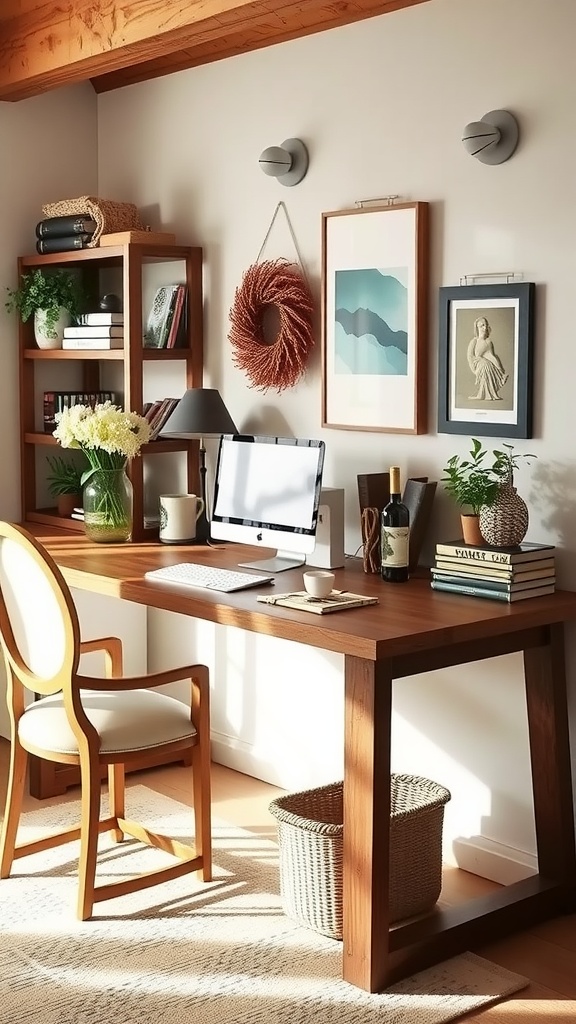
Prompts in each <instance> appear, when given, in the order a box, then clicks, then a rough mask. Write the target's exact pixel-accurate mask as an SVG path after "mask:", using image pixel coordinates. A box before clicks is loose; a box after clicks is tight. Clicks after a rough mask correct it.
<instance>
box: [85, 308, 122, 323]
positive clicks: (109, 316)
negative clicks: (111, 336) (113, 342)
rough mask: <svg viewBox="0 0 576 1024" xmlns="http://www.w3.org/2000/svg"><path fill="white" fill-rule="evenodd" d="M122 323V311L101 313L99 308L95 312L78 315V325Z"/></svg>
mask: <svg viewBox="0 0 576 1024" xmlns="http://www.w3.org/2000/svg"><path fill="white" fill-rule="evenodd" d="M123 323H124V313H103V312H101V311H100V310H99V311H98V312H95V313H81V314H80V316H79V317H78V325H79V326H80V327H111V326H112V325H113V324H123Z"/></svg>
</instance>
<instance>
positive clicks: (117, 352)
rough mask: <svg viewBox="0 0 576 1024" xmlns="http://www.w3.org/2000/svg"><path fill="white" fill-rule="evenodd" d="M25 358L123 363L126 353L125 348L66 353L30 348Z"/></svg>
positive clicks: (70, 350)
mask: <svg viewBox="0 0 576 1024" xmlns="http://www.w3.org/2000/svg"><path fill="white" fill-rule="evenodd" d="M23 358H24V359H34V360H40V362H43V361H45V360H48V361H49V362H59V361H60V360H63V361H64V362H69V361H74V362H78V360H79V359H80V360H82V361H84V360H87V359H88V360H90V359H94V360H97V361H98V362H108V361H109V360H120V362H121V361H122V360H123V359H124V358H125V351H124V349H123V348H113V349H109V350H108V349H102V348H98V349H82V350H80V349H77V350H72V349H67V350H66V351H65V352H64V351H63V350H62V349H40V348H28V349H26V350H25V352H24V355H23Z"/></svg>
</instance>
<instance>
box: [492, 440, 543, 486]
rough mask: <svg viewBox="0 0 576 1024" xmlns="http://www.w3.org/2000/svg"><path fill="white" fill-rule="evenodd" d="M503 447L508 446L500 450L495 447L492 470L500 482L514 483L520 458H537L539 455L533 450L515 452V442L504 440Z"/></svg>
mask: <svg viewBox="0 0 576 1024" xmlns="http://www.w3.org/2000/svg"><path fill="white" fill-rule="evenodd" d="M502 447H503V448H506V451H504V452H503V451H499V450H498V449H497V448H495V449H494V451H493V452H492V454H493V455H494V463H493V465H492V472H493V473H494V474H495V475H496V477H497V478H498V481H499V482H500V483H505V484H512V483H514V470H515V469H518V466H519V465H520V459H536V458H537V457H538V456H537V455H533V454H532V453H531V452H526V454H525V455H523V454H520V453H519V452H516V453H514V445H513V444H506V443H505V442H503V443H502ZM528 465H530V463H528Z"/></svg>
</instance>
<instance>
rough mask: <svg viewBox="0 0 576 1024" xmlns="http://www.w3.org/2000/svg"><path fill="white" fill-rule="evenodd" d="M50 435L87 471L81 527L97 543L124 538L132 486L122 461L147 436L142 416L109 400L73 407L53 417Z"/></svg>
mask: <svg viewBox="0 0 576 1024" xmlns="http://www.w3.org/2000/svg"><path fill="white" fill-rule="evenodd" d="M56 419H57V427H56V430H55V431H54V437H55V438H56V440H57V441H59V443H60V444H61V445H62V447H63V448H79V449H80V450H81V451H82V452H84V454H85V455H86V458H87V459H88V462H89V463H90V469H88V470H87V471H86V472H85V473H84V474H83V475H82V483H83V487H84V491H83V501H82V504H83V507H84V526H85V529H86V534H87V536H88V537H89V538H90V539H91V540H94V541H97V542H99V543H107V544H112V543H118V542H121V541H127V540H129V539H130V537H131V534H132V484H131V482H130V480H129V478H128V476H127V474H126V465H127V461H128V459H131V458H133V457H135V456H136V455H139V453H140V449H141V447H142V445H143V444H146V442H147V441H148V439H149V436H150V427H149V425H148V423H147V421H146V420H145V419H144V417H143V416H138V415H137V413H133V412H123V411H122V410H121V409H118V408H117V406H114V405H112V403H111V402H105V403H104V404H103V405H96V406H95V407H94V408H91V407H90V406H86V405H75V406H73V407H72V408H71V409H65V410H64V411H63V412H62V413H59V414H58V415H57V417H56Z"/></svg>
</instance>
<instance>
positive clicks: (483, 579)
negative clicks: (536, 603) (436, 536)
mask: <svg viewBox="0 0 576 1024" xmlns="http://www.w3.org/2000/svg"><path fill="white" fill-rule="evenodd" d="M430 574H431V576H432V579H433V580H434V581H435V582H436V583H449V584H451V585H452V586H459V587H474V588H478V589H481V590H498V591H501V592H502V593H505V594H506V593H508V594H512V593H517V592H518V591H521V590H533V589H534V587H544V586H549V585H551V584H552V585H553V584H555V583H556V577H555V575H554V570H552V571H551V572H548V573H547V574H546V576H538V577H537V578H536V579H531V580H525V579H520V580H514V579H508V580H506V579H500V580H499V579H494V578H493V577H489V576H477V577H474V576H457V575H455V574H452V573H444V572H440V571H438V570H437V569H431V570H430Z"/></svg>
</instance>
